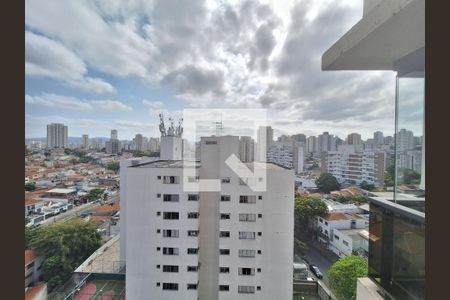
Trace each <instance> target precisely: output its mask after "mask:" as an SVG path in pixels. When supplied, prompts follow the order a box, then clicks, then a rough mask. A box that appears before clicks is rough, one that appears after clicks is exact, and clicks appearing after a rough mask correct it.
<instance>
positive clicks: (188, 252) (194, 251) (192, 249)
mask: <svg viewBox="0 0 450 300" xmlns="http://www.w3.org/2000/svg"><path fill="white" fill-rule="evenodd" d="M187 254H198V248H187Z"/></svg>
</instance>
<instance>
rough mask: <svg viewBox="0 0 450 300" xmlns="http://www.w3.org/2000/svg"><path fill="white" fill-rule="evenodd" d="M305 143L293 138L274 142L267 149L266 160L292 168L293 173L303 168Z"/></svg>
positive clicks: (301, 170)
mask: <svg viewBox="0 0 450 300" xmlns="http://www.w3.org/2000/svg"><path fill="white" fill-rule="evenodd" d="M305 148H306V147H305V144H304V143H297V142H295V141H293V140H291V141H285V142H274V143H273V144H272V146H270V148H269V149H268V151H267V161H268V162H272V163H276V164H278V165H282V166H284V167H286V168H290V169H294V170H295V173H301V172H303V170H304V163H305V152H306V151H305Z"/></svg>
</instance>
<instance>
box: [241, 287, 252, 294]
mask: <svg viewBox="0 0 450 300" xmlns="http://www.w3.org/2000/svg"><path fill="white" fill-rule="evenodd" d="M238 293H239V294H254V293H255V287H254V286H251V285H238Z"/></svg>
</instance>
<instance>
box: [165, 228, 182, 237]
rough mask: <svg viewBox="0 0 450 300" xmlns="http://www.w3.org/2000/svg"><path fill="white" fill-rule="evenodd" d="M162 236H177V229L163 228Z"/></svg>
mask: <svg viewBox="0 0 450 300" xmlns="http://www.w3.org/2000/svg"><path fill="white" fill-rule="evenodd" d="M163 237H174V238H177V237H179V231H178V230H175V229H163Z"/></svg>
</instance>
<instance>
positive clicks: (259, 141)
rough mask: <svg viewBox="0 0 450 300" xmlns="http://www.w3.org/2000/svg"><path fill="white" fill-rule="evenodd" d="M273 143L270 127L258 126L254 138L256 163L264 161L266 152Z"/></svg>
mask: <svg viewBox="0 0 450 300" xmlns="http://www.w3.org/2000/svg"><path fill="white" fill-rule="evenodd" d="M273 143H274V141H273V129H272V127H270V126H260V127H259V128H258V131H257V136H256V146H257V147H256V161H266V158H267V151H268V149H269V148H270V146H272V144H273Z"/></svg>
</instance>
